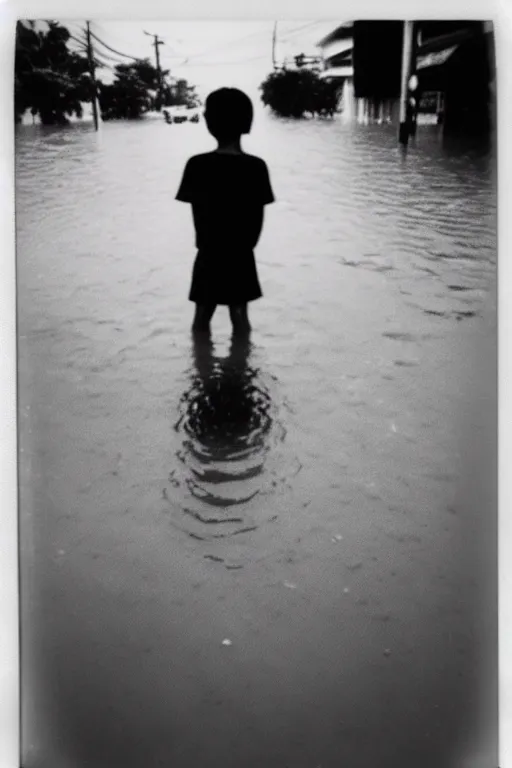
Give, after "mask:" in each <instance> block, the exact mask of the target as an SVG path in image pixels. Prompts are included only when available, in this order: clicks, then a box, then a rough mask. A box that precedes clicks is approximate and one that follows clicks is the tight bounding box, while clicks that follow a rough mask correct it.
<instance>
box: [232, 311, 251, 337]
mask: <svg viewBox="0 0 512 768" xmlns="http://www.w3.org/2000/svg"><path fill="white" fill-rule="evenodd" d="M229 316H230V317H231V323H232V324H233V330H234V331H235V333H239V332H240V333H249V331H250V330H251V325H250V323H249V318H248V316H247V304H236V305H235V304H230V306H229Z"/></svg>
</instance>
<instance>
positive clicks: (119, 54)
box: [91, 32, 140, 61]
mask: <svg viewBox="0 0 512 768" xmlns="http://www.w3.org/2000/svg"><path fill="white" fill-rule="evenodd" d="M91 37H93V38H94V39H95V40H96V42H98V43H100V45H103V46H104V47H105V48H106V49H107V50H108V51H112V53H116V54H117V55H118V56H124V58H126V59H131V60H132V61H140V59H139V58H138V57H137V56H130V55H129V54H127V53H121V51H116V49H115V48H111V47H110V45H107V44H106V43H104V42H103V40H101V39H100V38H99V37H98V36H97V35H95V34H94V32H91Z"/></svg>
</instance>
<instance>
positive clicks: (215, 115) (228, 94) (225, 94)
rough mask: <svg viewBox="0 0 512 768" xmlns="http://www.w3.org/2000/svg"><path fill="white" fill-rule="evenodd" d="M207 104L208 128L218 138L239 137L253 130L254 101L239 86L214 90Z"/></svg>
mask: <svg viewBox="0 0 512 768" xmlns="http://www.w3.org/2000/svg"><path fill="white" fill-rule="evenodd" d="M205 106H206V109H205V118H206V124H207V126H208V130H209V131H210V133H211V134H212V136H214V137H215V138H216V139H217V140H219V139H235V138H239V137H240V136H241V135H242V134H243V133H249V131H250V130H251V125H252V118H253V109H252V102H251V100H250V98H249V97H248V96H246V94H245V93H243V91H239V90H238V88H220V89H219V90H218V91H213V92H212V93H210V95H209V96H208V97H207V99H206V105H205Z"/></svg>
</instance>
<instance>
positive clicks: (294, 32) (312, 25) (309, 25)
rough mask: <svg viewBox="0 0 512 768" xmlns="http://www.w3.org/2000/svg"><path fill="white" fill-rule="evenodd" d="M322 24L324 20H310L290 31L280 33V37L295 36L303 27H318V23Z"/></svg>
mask: <svg viewBox="0 0 512 768" xmlns="http://www.w3.org/2000/svg"><path fill="white" fill-rule="evenodd" d="M323 24H325V21H310V22H308V23H307V24H304V25H303V26H301V27H298V28H297V29H292V30H291V32H285V33H284V35H282V37H284V38H290V37H295V35H297V34H298V33H299V32H303V31H304V30H305V29H309V28H313V27H318V26H319V25H323Z"/></svg>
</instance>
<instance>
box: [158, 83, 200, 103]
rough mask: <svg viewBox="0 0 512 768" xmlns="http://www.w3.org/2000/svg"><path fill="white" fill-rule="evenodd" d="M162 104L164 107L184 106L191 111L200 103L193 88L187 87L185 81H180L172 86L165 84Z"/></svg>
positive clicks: (191, 86)
mask: <svg viewBox="0 0 512 768" xmlns="http://www.w3.org/2000/svg"><path fill="white" fill-rule="evenodd" d="M163 103H164V106H165V107H173V106H184V107H189V108H190V109H192V108H194V107H198V106H199V104H200V101H199V97H198V95H197V94H196V89H195V86H193V85H189V84H188V82H187V81H186V80H184V79H181V80H177V81H176V83H175V84H173V85H169V84H167V83H166V84H165V87H164V93H163Z"/></svg>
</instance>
